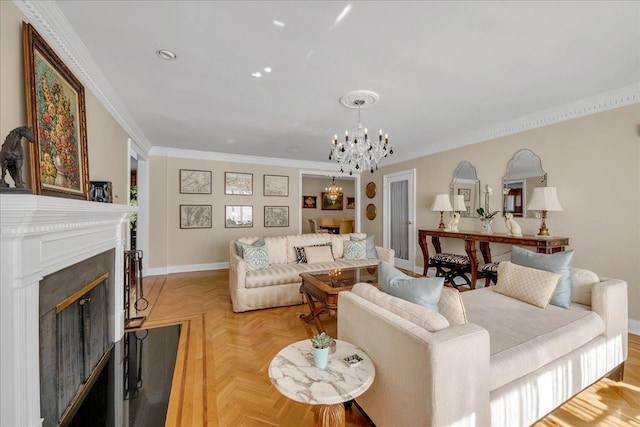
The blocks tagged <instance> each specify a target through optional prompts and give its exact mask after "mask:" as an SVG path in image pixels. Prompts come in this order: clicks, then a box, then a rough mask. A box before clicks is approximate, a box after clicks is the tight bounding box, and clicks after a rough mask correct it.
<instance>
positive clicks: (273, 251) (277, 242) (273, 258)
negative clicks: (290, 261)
mask: <svg viewBox="0 0 640 427" xmlns="http://www.w3.org/2000/svg"><path fill="white" fill-rule="evenodd" d="M258 239H261V237H240V238H238V240H237V241H238V242H240V243H247V244H251V243H253V242H255V241H256V240H258ZM263 239H264V243H265V245H267V246H269V251H268V252H269V264H285V263H287V238H286V236H285V237H283V236H280V237H264V238H263Z"/></svg>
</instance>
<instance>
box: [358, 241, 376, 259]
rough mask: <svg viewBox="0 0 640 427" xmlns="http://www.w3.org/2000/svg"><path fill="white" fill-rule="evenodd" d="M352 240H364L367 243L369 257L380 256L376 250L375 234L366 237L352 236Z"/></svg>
mask: <svg viewBox="0 0 640 427" xmlns="http://www.w3.org/2000/svg"><path fill="white" fill-rule="evenodd" d="M351 240H352V241H355V242H361V241H362V240H364V241H365V244H366V248H365V250H366V252H367V258H378V252H377V251H376V242H375V236H368V237H367V238H366V239H361V238H359V237H356V236H351Z"/></svg>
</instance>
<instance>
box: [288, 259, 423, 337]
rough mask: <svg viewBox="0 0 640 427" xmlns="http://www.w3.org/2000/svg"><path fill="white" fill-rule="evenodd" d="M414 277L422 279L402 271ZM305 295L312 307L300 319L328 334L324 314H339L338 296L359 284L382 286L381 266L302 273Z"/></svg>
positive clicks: (301, 287) (417, 275)
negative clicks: (379, 274)
mask: <svg viewBox="0 0 640 427" xmlns="http://www.w3.org/2000/svg"><path fill="white" fill-rule="evenodd" d="M401 271H402V272H403V273H404V274H406V275H408V276H411V277H422V276H420V275H419V274H415V273H413V272H411V271H408V270H401ZM300 277H301V278H302V285H300V292H302V293H303V294H304V295H305V297H306V300H307V304H308V305H309V314H301V315H300V318H301V319H303V320H304V321H305V322H307V323H311V322H314V323H315V324H316V328H317V329H318V333H322V332H324V331H325V330H324V327H323V326H322V322H321V321H320V317H319V316H320V315H321V314H323V313H335V311H336V310H337V309H338V294H339V293H340V292H342V291H350V290H351V288H353V285H355V284H356V283H361V282H364V283H371V284H372V285H375V286H377V285H378V266H376V265H372V266H367V267H349V268H336V269H334V270H324V271H316V272H313V273H300Z"/></svg>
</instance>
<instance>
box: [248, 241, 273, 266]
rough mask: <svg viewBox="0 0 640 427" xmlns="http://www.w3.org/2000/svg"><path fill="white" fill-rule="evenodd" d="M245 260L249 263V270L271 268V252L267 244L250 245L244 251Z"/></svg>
mask: <svg viewBox="0 0 640 427" xmlns="http://www.w3.org/2000/svg"><path fill="white" fill-rule="evenodd" d="M243 254H244V260H245V262H246V263H247V270H248V271H253V270H264V269H265V268H269V266H270V264H269V253H268V252H267V245H264V246H248V247H246V248H244V251H243Z"/></svg>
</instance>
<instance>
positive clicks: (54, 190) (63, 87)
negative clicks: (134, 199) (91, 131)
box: [22, 22, 90, 200]
mask: <svg viewBox="0 0 640 427" xmlns="http://www.w3.org/2000/svg"><path fill="white" fill-rule="evenodd" d="M22 39H23V49H24V50H23V55H24V64H25V67H24V74H25V89H26V90H25V95H26V104H27V122H28V125H29V127H31V129H33V134H34V136H35V138H36V143H35V144H29V147H30V159H29V161H30V165H31V187H32V188H33V192H34V193H35V194H46V195H50V196H63V197H74V198H80V199H85V200H90V193H89V162H88V155H87V124H86V114H85V112H86V108H85V97H84V86H82V84H81V83H80V81H79V80H78V79H77V78H76V77H75V76H74V75H73V73H71V71H70V70H69V69H68V68H67V67H66V65H65V64H64V63H63V62H62V61H61V60H60V58H59V57H58V56H57V55H56V54H55V52H54V51H53V50H52V49H51V48H50V47H49V45H48V44H47V43H46V42H45V41H44V39H43V38H42V37H41V36H40V34H38V32H37V31H36V30H35V29H34V28H33V27H32V26H31V24H28V23H26V22H25V23H23V24H22Z"/></svg>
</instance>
